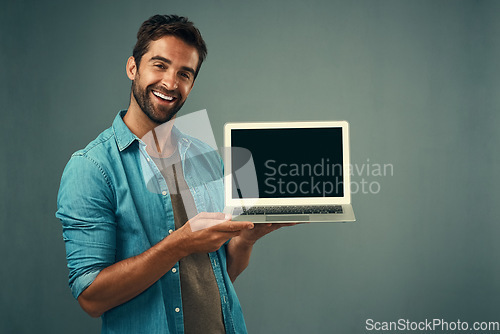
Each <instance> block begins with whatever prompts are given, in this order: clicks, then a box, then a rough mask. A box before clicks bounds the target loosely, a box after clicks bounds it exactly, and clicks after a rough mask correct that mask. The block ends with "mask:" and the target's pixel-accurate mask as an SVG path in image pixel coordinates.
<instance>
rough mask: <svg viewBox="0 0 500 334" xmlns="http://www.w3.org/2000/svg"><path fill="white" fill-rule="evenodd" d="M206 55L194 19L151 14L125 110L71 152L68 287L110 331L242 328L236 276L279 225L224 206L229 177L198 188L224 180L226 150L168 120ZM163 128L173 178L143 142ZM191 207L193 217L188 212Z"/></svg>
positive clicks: (130, 68) (62, 208)
mask: <svg viewBox="0 0 500 334" xmlns="http://www.w3.org/2000/svg"><path fill="white" fill-rule="evenodd" d="M205 56H206V46H205V43H204V41H203V39H202V37H201V35H200V33H199V31H198V30H197V29H196V28H195V27H194V26H193V24H192V22H190V21H188V20H187V19H186V18H183V17H178V16H175V15H170V16H162V15H155V16H153V17H151V18H150V19H148V20H147V21H145V22H144V23H143V24H142V26H141V28H140V29H139V32H138V34H137V43H136V45H135V47H134V51H133V56H131V57H130V58H129V59H128V61H127V65H126V72H127V76H128V77H129V78H130V79H131V80H132V92H131V97H130V105H129V107H128V109H127V110H126V111H121V112H120V113H119V114H118V115H117V117H116V118H115V121H114V122H113V125H112V127H111V128H109V129H107V130H105V131H104V132H103V133H101V134H100V135H99V136H98V137H97V138H96V139H95V140H94V141H92V142H91V143H90V144H89V145H88V146H87V147H86V148H85V149H83V150H80V151H78V152H76V153H75V154H73V156H72V157H71V159H70V161H69V162H68V165H67V166H66V168H65V171H64V173H63V176H62V179H61V186H60V190H59V195H58V211H57V213H56V216H57V217H58V218H59V219H61V222H62V225H63V236H64V240H65V244H66V254H67V259H68V267H69V270H70V276H69V283H70V287H71V291H72V293H73V295H74V297H75V298H77V299H78V302H79V303H80V305H81V307H82V308H83V309H84V310H85V311H86V312H87V313H88V314H90V315H91V316H93V317H98V316H102V326H103V333H148V334H149V333H183V332H186V333H221V332H226V333H245V332H246V328H245V323H244V319H243V315H242V312H241V307H240V304H239V301H238V299H237V297H236V294H235V291H234V288H233V285H232V282H233V281H234V280H235V279H236V277H237V276H238V275H239V274H240V273H241V272H242V271H243V270H244V269H245V268H246V266H247V265H248V262H249V258H250V254H251V251H252V247H253V245H254V243H255V242H256V241H257V240H258V239H259V238H260V237H262V236H264V235H265V234H267V233H269V232H271V231H273V230H275V229H277V228H279V227H281V226H282V225H278V224H274V225H271V224H269V225H259V226H254V225H253V224H252V223H251V222H234V221H231V220H230V217H227V216H225V215H224V214H223V213H220V211H221V210H222V209H223V201H222V200H221V199H222V192H223V189H222V182H221V181H220V180H219V182H213V184H212V185H211V186H210V187H208V186H200V184H204V182H208V181H210V180H212V181H213V178H212V176H207V175H209V174H212V175H213V174H218V177H219V179H220V178H221V177H222V166H221V162H220V158H214V155H210V154H206V153H207V152H209V150H208V149H207V145H206V144H203V143H202V142H200V141H198V140H195V139H194V138H191V137H189V136H186V135H184V134H182V133H181V132H180V131H178V130H177V129H176V128H175V127H172V126H170V125H169V124H171V123H172V122H168V121H170V120H172V119H174V118H175V115H176V113H177V112H178V111H179V109H180V108H181V107H182V105H183V104H184V102H185V101H186V98H187V97H188V95H189V93H190V92H191V89H192V88H193V84H194V81H195V78H196V76H197V75H198V71H199V69H200V67H201V64H202V62H203V60H204V58H205ZM160 126H161V129H162V131H163V133H164V134H165V128H166V129H167V131H166V135H163V136H161V138H160V140H159V141H160V142H161V143H160V142H158V141H157V144H158V148H160V147H161V150H163V152H162V153H163V154H165V156H172V155H174V154H177V157H179V159H180V162H181V165H180V166H181V168H177V174H175V171H173V170H169V169H165V170H161V171H160V169H159V168H158V166H157V165H155V162H154V161H153V160H154V159H152V157H151V156H150V154H149V153H148V151H147V150H146V145H145V143H144V142H143V141H142V140H141V138H143V137H144V136H145V135H146V134H148V133H151V132H152V133H153V134H155V129H159V128H160ZM155 139H156V137H155ZM174 166H175V165H174ZM144 169H147V170H151V171H153V173H155V175H156V176H157V177H158V180H159V182H158V184H159V186H158V187H159V191H158V192H157V193H155V192H151V191H149V190H148V188H147V186H146V184H145V181H144V178H143V175H144V174H143V173H144ZM172 171H173V173H174V174H172V173H171V172H172ZM172 175H173V176H172ZM209 179H210V180H209ZM165 181H166V182H165ZM172 184H175V185H176V186H177V185H178V184H179V185H181V187H182V185H184V188H185V189H188V193H189V196H188V197H189V198H187V199H186V198H184V197H183V198H182V199H181V201H178V200H177V201H174V199H175V198H176V197H175V196H174V191H173V189H172V187H173V186H172ZM177 199H179V198H177ZM190 203H191V204H190ZM189 206H191V209H192V208H193V207H194V209H195V210H196V213H197V214H196V216H194V217H189V218H190V219H187V218H186V217H187V216H188V215H187V214H186V211H187V210H188V209H189V208H188V207H189ZM205 211H206V212H205ZM198 212H200V213H198ZM183 218H184V220H182V219H183ZM195 226H196V228H194V227H195ZM200 226H202V227H205V228H200Z"/></svg>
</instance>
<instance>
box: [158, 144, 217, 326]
mask: <svg viewBox="0 0 500 334" xmlns="http://www.w3.org/2000/svg"><path fill="white" fill-rule="evenodd" d="M153 160H154V161H155V163H156V165H157V166H158V168H159V169H160V171H161V173H162V175H163V177H164V178H165V181H166V183H167V186H168V190H169V192H170V198H171V201H172V208H173V211H174V220H175V228H176V229H178V228H180V227H181V226H182V225H184V224H185V223H186V222H187V221H188V220H189V219H191V218H193V217H194V216H196V214H197V213H198V212H197V209H196V205H195V203H194V199H193V196H192V195H191V192H190V190H189V188H188V186H187V183H186V181H185V179H184V174H183V171H182V164H181V162H180V155H179V151H178V150H177V149H176V150H175V152H174V153H173V154H172V155H171V156H170V157H168V158H153ZM179 271H180V273H179V274H180V280H181V295H182V311H183V317H184V330H185V333H186V334H198V333H203V334H211V333H225V328H224V320H223V317H222V308H221V300H220V294H219V288H218V286H217V282H216V280H215V275H214V272H213V269H212V265H211V263H210V258H209V257H208V254H207V253H195V254H190V255H188V256H187V257H185V258H183V259H181V260H180V261H179Z"/></svg>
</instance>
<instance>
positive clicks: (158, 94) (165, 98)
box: [153, 91, 174, 101]
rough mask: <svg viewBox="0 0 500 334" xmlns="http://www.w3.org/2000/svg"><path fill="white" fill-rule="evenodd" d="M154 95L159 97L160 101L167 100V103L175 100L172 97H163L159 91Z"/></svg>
mask: <svg viewBox="0 0 500 334" xmlns="http://www.w3.org/2000/svg"><path fill="white" fill-rule="evenodd" d="M153 94H154V95H156V96H158V97H159V98H160V99H163V100H167V101H172V100H173V99H174V98H173V97H172V96H168V95H163V94H162V93H159V92H157V91H153Z"/></svg>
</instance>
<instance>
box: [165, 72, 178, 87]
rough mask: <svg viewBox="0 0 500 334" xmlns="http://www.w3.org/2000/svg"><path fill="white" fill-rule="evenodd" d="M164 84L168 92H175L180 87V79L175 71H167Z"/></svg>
mask: <svg viewBox="0 0 500 334" xmlns="http://www.w3.org/2000/svg"><path fill="white" fill-rule="evenodd" d="M162 84H163V86H165V88H166V89H168V90H174V89H177V88H178V87H179V79H178V78H177V75H176V74H175V72H174V71H166V72H165V75H164V76H163V78H162Z"/></svg>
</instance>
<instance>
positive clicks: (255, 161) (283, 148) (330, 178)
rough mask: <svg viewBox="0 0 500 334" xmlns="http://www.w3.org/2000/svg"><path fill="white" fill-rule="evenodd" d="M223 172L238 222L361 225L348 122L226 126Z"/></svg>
mask: <svg viewBox="0 0 500 334" xmlns="http://www.w3.org/2000/svg"><path fill="white" fill-rule="evenodd" d="M224 166H225V169H224V188H225V192H224V196H225V209H224V212H226V213H230V214H232V215H233V220H239V221H252V222H255V223H269V222H271V223H281V222H301V221H303V222H351V221H355V220H356V219H355V217H354V212H353V209H352V205H351V192H350V169H349V166H350V161H349V125H348V123H347V122H346V121H327V122H259V123H227V124H226V125H225V126H224Z"/></svg>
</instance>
